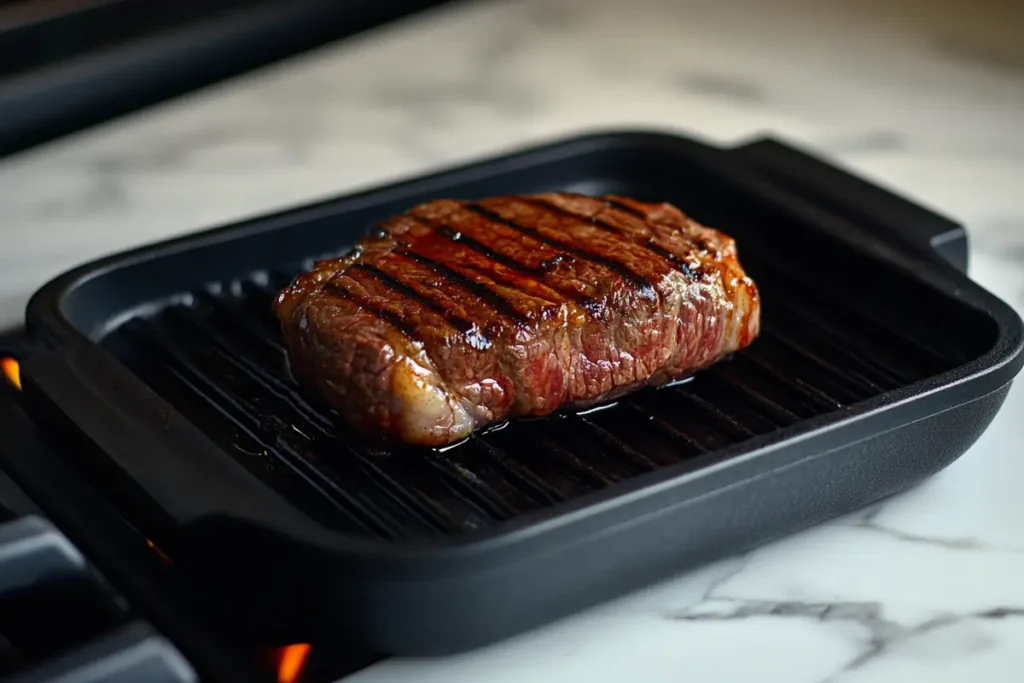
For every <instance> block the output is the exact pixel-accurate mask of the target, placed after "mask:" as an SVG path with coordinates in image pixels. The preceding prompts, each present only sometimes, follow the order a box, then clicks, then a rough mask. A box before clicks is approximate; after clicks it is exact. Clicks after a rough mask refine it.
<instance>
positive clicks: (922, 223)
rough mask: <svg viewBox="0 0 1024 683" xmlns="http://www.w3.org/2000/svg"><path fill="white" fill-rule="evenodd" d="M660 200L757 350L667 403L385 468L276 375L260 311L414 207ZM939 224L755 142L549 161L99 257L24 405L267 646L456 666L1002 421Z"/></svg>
mask: <svg viewBox="0 0 1024 683" xmlns="http://www.w3.org/2000/svg"><path fill="white" fill-rule="evenodd" d="M548 190H571V191H578V192H586V193H594V194H598V193H611V192H614V193H618V194H624V195H629V196H633V197H635V198H637V199H643V200H666V201H671V202H673V203H675V204H677V205H678V206H680V207H681V208H682V209H683V210H684V211H687V212H688V213H690V214H691V215H693V216H694V217H695V218H696V219H697V220H699V221H701V222H703V223H705V224H708V225H712V226H714V227H717V228H720V229H722V230H724V231H725V232H727V233H729V234H731V235H733V236H735V237H736V238H737V240H738V243H739V245H740V256H741V260H742V262H743V264H744V266H745V267H746V269H747V270H748V271H749V272H750V273H751V275H752V276H753V277H754V279H755V280H756V281H757V282H758V284H759V286H760V289H761V293H762V299H763V306H764V308H763V327H764V331H763V335H762V337H761V338H759V339H758V340H757V341H756V342H755V343H754V344H753V345H752V346H751V347H750V348H749V349H747V350H744V351H743V352H741V353H738V354H736V355H735V356H734V357H733V358H731V359H729V360H726V361H723V362H722V363H720V364H718V365H716V366H715V367H713V368H711V369H710V370H708V371H705V372H703V373H700V374H698V375H697V376H696V377H695V378H694V379H693V380H692V381H690V382H687V383H685V384H682V385H679V386H675V387H671V388H667V389H661V390H651V391H645V392H641V393H639V394H637V395H635V396H632V397H629V398H627V399H625V400H623V401H621V402H619V403H618V404H617V405H615V406H613V407H610V408H608V409H605V410H601V411H597V412H590V413H587V414H582V415H560V416H556V417H551V418H545V419H543V420H523V421H519V422H513V423H512V424H510V425H509V426H508V427H507V428H505V429H502V430H499V431H492V432H489V433H485V434H483V435H480V436H478V437H475V438H473V439H471V440H470V441H468V442H467V443H465V444H463V445H460V446H458V447H455V448H452V449H449V450H446V451H433V450H425V449H395V450H392V451H386V450H382V449H381V448H380V447H378V446H374V445H372V444H367V443H364V442H363V441H361V440H360V439H359V438H357V437H356V436H355V435H354V434H352V433H351V432H349V431H348V430H347V429H346V428H345V426H344V425H343V424H342V423H341V422H340V421H339V419H338V418H337V417H336V416H335V415H333V414H332V413H331V412H330V411H328V410H327V409H326V408H325V407H324V406H323V405H321V404H320V403H319V402H318V401H317V399H316V398H315V397H313V396H310V395H308V394H306V393H304V392H302V391H301V390H299V389H298V388H297V387H296V386H295V385H294V383H293V382H292V381H291V379H290V378H289V375H288V373H287V367H286V363H285V359H284V355H283V351H282V348H281V343H280V336H279V332H278V330H277V328H276V323H275V320H274V318H273V316H272V315H271V312H270V308H269V304H270V299H271V297H272V296H273V294H274V293H275V292H276V291H277V289H278V288H279V287H280V286H282V285H283V284H285V283H286V282H287V280H288V279H289V278H290V277H291V276H293V275H294V274H295V273H297V272H299V271H300V270H301V269H303V268H305V267H308V266H309V264H310V262H311V260H312V259H313V258H318V257H322V256H325V255H330V254H337V253H340V252H343V251H344V250H345V249H346V248H347V247H348V246H350V245H351V244H352V243H353V242H354V241H355V240H357V239H358V238H359V237H360V236H361V235H363V234H365V232H366V231H367V230H369V229H370V228H371V227H373V225H374V224H375V223H376V222H378V221H380V220H382V219H383V218H385V217H387V216H389V215H392V214H395V213H399V212H402V211H404V210H406V209H408V208H409V207H410V206H411V205H412V204H414V203H416V202H419V201H425V200H429V199H434V198H438V197H463V198H472V197H481V196H486V195H492V194H510V193H523V192H537V191H548ZM965 268H966V237H965V235H964V232H963V230H962V229H961V228H959V227H958V226H956V225H955V224H953V223H950V222H949V221H947V220H945V219H943V218H941V217H938V216H936V215H934V214H932V213H930V212H928V211H925V210H923V209H921V208H919V207H916V206H914V205H912V204H910V203H908V202H906V201H904V200H902V199H899V198H898V197H896V196H894V195H892V194H889V193H887V192H885V191H883V190H881V189H879V188H877V187H875V186H873V185H869V184H867V183H865V182H863V181H861V180H858V179H856V178H853V177H851V176H849V175H847V174H845V173H843V172H841V171H838V170H836V169H834V168H831V167H829V166H827V165H825V164H823V163H822V162H820V161H817V160H815V159H814V158H812V157H810V156H808V155H806V154H804V153H802V152H798V151H796V150H794V149H792V148H789V147H786V146H785V145H782V144H780V143H778V142H774V141H771V140H764V141H760V142H756V143H753V144H750V145H746V146H744V147H740V148H737V149H732V150H721V149H715V148H711V147H708V146H705V145H703V144H700V143H698V142H694V141H691V140H687V139H683V138H679V137H674V136H671V135H664V134H658V133H646V132H643V133H604V134H595V135H588V136H585V137H580V138H574V139H570V140H566V141H561V142H556V143H553V144H550V145H546V146H543V147H540V148H536V149H532V150H528V151H525V152H519V153H515V154H511V155H508V156H504V157H501V158H497V159H492V160H489V161H484V162H482V163H477V164H474V165H471V166H468V167H464V168H460V169H456V170H453V171H447V172H443V173H440V174H438V175H433V176H430V177H426V178H421V179H415V180H411V181H407V182H404V183H401V184H398V185H393V186H390V187H385V188H382V189H378V190H373V191H369V192H364V193H361V194H358V195H354V196H350V197H345V198H341V199H337V200H332V201H328V202H323V203H320V204H316V205H314V206H309V207H303V208H299V209H295V210H290V211H287V212H284V213H280V214H277V215H273V216H269V217H264V218H259V219H256V220H252V221H248V222H245V223H241V224H238V225H232V226H228V227H225V228H221V229H218V230H213V231H207V232H202V233H197V234H194V235H190V236H187V237H183V238H180V239H177V240H173V241H170V242H165V243H162V244H157V245H155V246H150V247H145V248H142V249H138V250H135V251H132V252H128V253H125V254H119V255H116V256H112V257H110V258H107V259H104V260H102V261H98V262H95V263H91V264H88V265H86V266H83V267H81V268H79V269H77V270H75V271H72V272H70V273H68V274H66V275H64V276H62V277H60V278H58V279H56V280H55V281H53V282H51V283H49V284H48V285H46V286H45V287H44V288H43V289H42V290H40V292H39V293H37V294H36V296H35V297H34V298H33V299H32V301H31V303H30V304H29V308H28V314H27V319H28V324H29V329H30V332H31V333H32V335H33V337H34V339H35V340H36V341H37V343H38V345H39V348H40V351H39V352H38V353H36V354H35V355H33V356H32V357H31V358H29V359H28V360H27V361H26V362H25V364H24V366H25V367H24V372H23V376H24V379H25V382H26V395H27V396H28V398H29V399H30V405H31V407H32V411H33V413H34V416H35V417H36V419H37V420H39V421H41V422H44V423H48V424H50V425H51V427H52V429H51V433H54V434H56V433H61V434H67V433H73V434H75V435H77V437H79V438H80V439H81V437H84V439H82V440H80V441H79V442H78V443H80V444H81V447H80V448H79V449H78V450H77V451H76V452H78V453H79V454H80V455H79V457H77V458H75V465H76V467H78V468H79V469H80V471H81V472H82V473H83V474H85V475H86V476H88V477H90V478H91V480H92V481H94V482H96V483H97V484H98V485H99V486H101V487H102V488H103V490H104V491H105V492H106V493H107V494H108V495H109V496H110V498H111V500H112V501H115V503H116V505H117V506H118V508H119V509H120V510H121V511H122V513H123V514H124V515H125V516H126V517H127V518H128V519H129V520H130V521H131V522H132V523H133V524H134V525H136V527H138V528H139V529H140V530H141V531H143V532H144V533H145V534H147V535H148V537H150V538H152V539H155V540H156V543H157V544H158V545H159V546H160V547H161V548H163V549H164V550H165V552H166V553H167V554H168V555H169V556H170V557H171V558H172V560H173V561H174V562H175V563H176V564H178V565H180V566H183V567H186V568H188V569H189V570H190V571H192V572H193V574H192V575H193V576H197V577H202V581H203V584H202V585H203V586H205V587H206V588H208V589H209V590H210V591H211V595H212V593H213V592H215V593H216V595H212V598H211V604H217V605H221V606H223V607H224V608H225V609H226V610H228V611H230V612H231V613H233V614H235V615H237V616H238V617H239V618H241V619H244V620H247V621H248V622H249V623H250V624H252V623H258V624H263V625H265V626H266V628H267V629H268V630H271V631H272V632H273V636H274V637H280V638H288V639H291V640H317V641H322V640H323V639H324V638H335V639H339V638H342V637H344V638H346V639H348V642H355V643H359V644H361V645H363V646H367V647H370V648H372V649H374V650H375V651H377V652H381V653H386V654H401V655H423V654H439V653H446V652H453V651H457V650H462V649H466V648H470V647H474V646H478V645H482V644H485V643H488V642H492V641H494V640H497V639H500V638H503V637H506V636H509V635H512V634H514V633H517V632H520V631H522V630H524V629H527V628H530V627H533V626H536V625H538V624H541V623H544V622H546V621H549V620H551V619H554V618H557V617H559V616H562V615H565V614H568V613H571V612H573V611H575V610H578V609H581V608H584V607H586V606H589V605H591V604H594V603H596V602H598V601H601V600H604V599H607V598H610V597H612V596H615V595H618V594H621V593H623V592H625V591H627V590H630V589H633V588H636V587H639V586H641V585H643V584H645V583H647V582H650V581H652V580H655V579H658V578H661V577H664V576H666V575H669V574H671V573H674V572H678V571H680V570H682V569H685V568H687V567H692V566H694V565H695V564H698V563H701V562H705V561H708V560H711V559H714V558H717V557H721V556H723V555H725V554H728V553H732V552H736V551H739V550H741V549H744V548H748V547H751V546H753V545H756V544H759V543H762V542H765V541H767V540H769V539H771V538H774V537H778V536H781V535H783V534H786V533H789V532H792V531H794V530H796V529H799V528H802V527H806V526H808V525H811V524H814V523H816V522H820V521H822V520H825V519H828V518H831V517H834V516H836V515H838V514H841V513H844V512H847V511H849V510H852V509H855V508H857V507H859V506H862V505H865V504H867V503H869V502H872V501H874V500H877V499H879V498H882V497H884V496H887V495H890V494H893V493H895V492H898V491H900V490H903V489H905V488H907V487H908V486H910V485H912V484H913V483H915V482H917V481H919V480H921V479H922V478H924V477H926V476H927V475H930V474H932V473H934V472H936V471H937V470H939V469H941V468H942V467H944V466H945V465H947V464H949V463H950V462H951V461H953V460H954V459H955V458H956V457H957V456H959V455H960V454H961V453H963V452H964V451H965V450H966V449H967V447H968V446H969V445H970V444H971V443H973V442H974V440H975V439H976V438H977V437H978V436H979V434H980V433H981V432H982V431H983V430H984V428H985V427H986V426H987V425H988V423H989V421H990V420H991V419H992V417H993V416H994V415H995V413H996V411H997V410H998V408H999V406H1000V405H1001V403H1002V401H1003V399H1004V397H1005V395H1006V392H1007V391H1008V388H1009V384H1010V381H1011V380H1012V378H1013V377H1014V376H1015V374H1016V373H1017V372H1018V371H1019V369H1020V367H1021V363H1022V356H1021V347H1022V325H1021V321H1020V319H1019V318H1018V317H1017V316H1016V314H1015V313H1014V312H1013V311H1012V309H1011V308H1010V307H1008V306H1007V305H1006V304H1004V303H1003V302H1001V301H999V300H998V299H996V298H994V297H993V296H991V295H990V294H988V293H987V292H985V291H984V290H982V289H981V288H980V287H978V286H977V285H975V284H974V283H973V282H971V281H970V280H969V279H968V278H967V277H966V275H965V274H964V272H963V270H964V269H965Z"/></svg>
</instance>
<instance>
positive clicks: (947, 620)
mask: <svg viewBox="0 0 1024 683" xmlns="http://www.w3.org/2000/svg"><path fill="white" fill-rule="evenodd" d="M968 4H969V3H955V2H952V1H940V2H925V0H904V1H903V2H900V3H891V2H884V1H883V0H861V1H859V2H858V1H857V0H831V1H830V2H827V3H821V2H813V1H812V0H772V1H771V2H766V3H757V2H754V1H753V0H747V1H746V2H744V1H742V0H722V1H719V2H711V1H710V0H677V1H673V0H640V1H636V2H632V3H623V2H617V1H616V0H591V1H590V2H586V3H584V2H581V1H574V0H525V1H522V2H518V3H503V2H499V1H497V0H493V1H490V2H474V3H468V4H465V5H454V6H451V7H448V8H444V9H442V10H438V11H434V12H431V13H429V14H427V15H423V16H420V17H416V18H413V19H411V20H407V21H403V22H399V23H397V24H394V25H392V26H390V27H387V28H385V29H382V30H378V31H374V32H372V33H368V34H365V35H363V36H361V37H359V38H358V39H355V40H352V41H349V42H346V43H343V44H341V45H338V46H332V47H329V48H327V49H323V50H320V51H318V52H316V53H313V54H310V55H307V56H303V57H301V58H298V59H294V60H291V61H288V62H286V63H282V64H280V65H277V66H274V67H272V68H269V69H265V70H262V71H260V72H257V73H255V74H252V75H250V76H247V77H244V78H240V79H236V80H234V81H232V82H230V83H226V84H223V85H221V86H218V87H215V88H212V89H210V90H206V91H203V92H200V93H197V94H194V95H192V96H189V97H185V98H182V99H179V100H177V101H175V102H173V103H170V104H166V105H163V106H160V107H157V108H154V109H151V110H148V111H146V112H144V113H141V114H138V115H135V116H132V117H130V118H126V119H122V120H119V121H116V122H112V123H110V124H109V125H105V126H102V127H100V128H96V129H93V130H91V131H88V132H86V133H84V134H81V135H77V136H74V137H72V138H68V139H65V140H62V141H59V142H57V143H54V144H51V145H48V146H46V147H43V148H39V149H36V150H34V151H32V152H30V153H26V154H23V155H20V156H18V157H15V158H11V159H8V160H6V161H4V162H2V163H0V218H2V221H3V228H2V230H3V232H2V235H3V238H4V243H5V245H7V246H8V247H10V248H8V249H4V250H2V251H0V327H2V326H7V325H9V324H14V323H16V322H17V321H18V320H20V318H21V315H22V309H23V306H24V303H25V300H26V298H27V296H28V295H29V294H30V293H31V292H32V291H33V290H35V289H36V288H37V287H38V286H39V285H40V284H42V283H43V282H44V281H45V280H46V279H48V278H49V277H51V276H52V275H55V274H56V273H58V272H60V271H62V270H64V269H66V268H68V267H70V266H73V265H76V264H78V263H80V262H82V261H84V260H87V259H90V258H93V257H96V256H100V255H103V254H106V253H109V252H111V251H115V250H120V249H123V248H125V247H127V246H130V245H135V244H139V243H143V242H149V241H153V240H156V239H161V238H165V237H168V236H170V235H175V234H179V233H181V232H184V231H189V230H194V229H198V228H203V227H208V226H211V225H215V224H218V223H222V222H226V221H230V220H235V219H238V218H241V217H245V216H251V215H256V214H259V213H262V212H265V211H268V210H271V209H278V208H281V207H283V206H286V205H296V204H300V203H304V202H307V201H310V200H313V199H318V198H322V197H326V196H330V195H334V194H338V193H341V192H345V191H348V190H351V189H353V188H357V187H367V186H370V185H374V184H378V183H380V182H382V181H385V180H389V179H393V178H396V177H401V176H408V175H411V174H415V173H417V172H421V171H424V170H426V169H431V168H435V167H438V166H440V165H450V164H453V163H455V162H458V161H461V160H464V159H468V158H476V157H480V156H482V155H485V154H489V153H492V152H496V151H500V150H504V149H508V148H510V147H514V146H519V145H521V144H525V143H528V142H534V141H538V140H543V139H549V138H552V137H556V136H560V135H563V134H569V133H575V132H579V131H581V130H587V129H593V128H607V127H626V126H653V127H657V128H663V129H672V130H679V131H683V132H687V133H690V134H694V135H698V136H702V137H704V138H706V139H709V140H711V141H722V142H731V141H736V140H739V139H742V138H746V137H751V136H754V135H756V134H758V133H760V132H763V131H770V132H772V133H774V134H776V135H779V136H781V137H783V138H788V139H791V140H793V141H796V142H798V143H800V144H802V145H804V146H808V147H810V148H813V149H815V150H817V151H819V152H821V153H822V154H825V155H827V156H829V157H830V158H831V159H832V160H834V161H835V162H836V163H838V164H840V165H843V166H845V167H847V168H850V169H854V170H856V171H857V172H858V173H861V174H862V175H864V176H866V177H869V178H872V179H874V180H876V181H878V182H880V183H882V184H884V185H886V186H889V187H893V188H896V189H898V191H900V192H901V193H903V194H905V195H906V196H909V197H911V198H914V199H916V200H918V201H920V202H922V203H924V204H926V205H929V206H932V207H935V208H938V209H940V210H941V211H942V212H944V213H946V214H949V215H951V216H953V217H955V218H957V219H959V220H960V221H962V222H963V223H965V224H966V225H967V226H968V227H969V230H970V233H971V236H972V250H971V258H972V268H971V275H972V276H973V277H974V278H975V279H976V280H977V281H978V282H980V283H981V284H982V285H983V286H985V287H987V288H988V289H990V290H991V291H993V292H995V293H996V294H998V295H999V296H1001V297H1003V298H1004V299H1006V300H1007V301H1010V302H1011V303H1012V304H1013V305H1015V306H1016V307H1017V308H1018V310H1024V199H1022V196H1021V191H1022V188H1024V45H1022V44H1020V41H1019V36H1020V35H1021V33H1020V31H1021V29H1022V28H1024V11H1022V10H1021V9H1020V8H1019V7H1017V8H1014V7H1011V6H1010V5H1011V3H1009V2H1000V0H985V1H984V2H980V3H975V4H971V5H970V6H971V7H972V8H973V9H972V10H971V11H970V12H969V13H967V10H966V9H965V8H966V7H967V6H968ZM1002 5H1005V7H1003V6H1002ZM1014 27H1016V28H1014ZM1022 416H1024V388H1021V387H1020V386H1018V387H1017V388H1016V389H1015V390H1014V391H1012V392H1011V394H1010V397H1009V399H1008V400H1007V403H1006V405H1005V407H1004V408H1003V410H1002V413H1001V414H1000V416H999V417H998V418H997V419H996V421H995V422H994V423H993V424H992V426H991V427H990V428H989V429H988V431H987V432H986V433H985V434H984V436H983V437H982V438H981V440H980V441H979V442H978V443H977V445H976V446H975V447H974V448H973V449H972V450H971V451H970V452H969V453H968V454H966V455H965V456H964V457H963V458H961V459H960V460H959V461H957V462H956V463H955V464H954V465H952V466H951V467H949V468H948V469H947V470H945V471H944V472H942V473H941V474H939V475H938V476H936V477H934V478H933V479H931V480H929V481H928V482H927V483H925V484H923V485H921V486H919V487H918V488H916V489H914V490H913V491H911V492H909V493H907V494H904V495H901V496H899V497H897V498H895V499H892V500H889V501H887V502H885V503H884V504H882V505H880V506H876V507H874V508H872V509H870V510H867V511H862V512H859V513H856V514H854V515H851V516H849V517H848V518H845V519H841V520H837V521H835V522H832V523H830V524H826V525H823V526H820V527H817V528H815V529H812V530H810V531H807V532H804V533H801V534H798V535H796V536H793V537H790V538H787V539H785V540H781V541H778V542H775V543H773V544H771V545H769V546H767V547H764V548H761V549H759V550H757V551H754V552H751V553H749V554H747V555H745V556H743V557H738V558H734V559H730V560H727V561H724V562H721V563H718V564H716V565H712V566H709V567H706V568H704V569H702V570H698V571H695V572H692V573H690V574H687V575H685V576H682V577H679V578H677V579H674V580H671V581H668V582H665V583H663V584H661V585H658V586H655V587H652V588H649V589H647V590H644V591H641V592H639V593H637V594H634V595H630V596H628V597H625V598H622V599H620V600H617V601H615V602H612V603H609V604H605V605H602V606H600V607H597V608H595V609H592V610H590V611H589V612H586V613H584V614H581V615H578V616H576V617H573V618H570V619H566V620H563V621H561V622H559V623H556V624H553V625H551V626H548V627H546V628H542V629H539V630H537V631H535V632H532V633H529V634H526V635H524V636H521V637H519V638H516V639H513V640H511V641H509V642H505V643H501V644H499V645H496V646H493V647H490V648H486V649H484V650H481V651H477V652H472V653H469V654H465V655H461V656H457V657H450V658H445V659H439V660H429V661H420V660H409V659H392V660H387V661H384V662H382V663H380V664H378V665H375V666H373V667H371V668H369V669H366V670H364V671H362V672H360V673H358V674H356V675H354V676H353V677H352V678H351V680H352V681H353V682H358V683H378V682H380V683H383V682H385V681H402V680H416V681H419V682H421V683H427V682H429V681H439V682H440V681H443V682H444V683H453V682H457V681H466V682H470V681H472V682H476V681H489V682H491V683H498V682H500V681H509V682H510V683H512V682H514V683H521V682H523V681H551V682H552V683H555V682H561V681H571V680H587V681H590V682H591V683H599V682H602V681H608V682H611V681H622V680H625V679H626V678H627V677H629V678H634V679H636V680H641V681H646V682H648V683H655V682H658V681H666V682H667V681H680V680H687V681H730V680H749V679H751V678H755V677H756V678H757V680H760V681H779V682H783V681H784V682H785V683H823V682H828V683H840V682H841V683H855V682H857V683H860V682H869V683H876V682H877V683H880V682H882V681H892V680H899V681H901V682H902V683H913V682H915V681H922V682H924V681H927V682H928V683H942V682H946V681H957V682H959V681H971V680H984V681H1019V680H1022V678H1024V580H1022V578H1021V577H1024V496H1022V495H1021V494H1020V487H1021V482H1024V458H1021V457H1020V456H1021V446H1020V444H1021V443H1022V442H1024V421H1022V420H1021V417H1022Z"/></svg>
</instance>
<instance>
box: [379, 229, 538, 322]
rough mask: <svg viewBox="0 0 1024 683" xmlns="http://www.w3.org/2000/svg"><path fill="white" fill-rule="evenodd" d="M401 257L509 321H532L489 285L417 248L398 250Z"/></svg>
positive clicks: (397, 252)
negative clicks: (433, 274) (432, 272)
mask: <svg viewBox="0 0 1024 683" xmlns="http://www.w3.org/2000/svg"><path fill="white" fill-rule="evenodd" d="M394 253H396V254H398V255H399V256H404V257H405V258H407V259H410V260H412V261H415V262H416V263H419V264H420V265H422V266H426V267H427V268H429V269H430V270H432V271H434V273H436V274H437V275H439V276H440V277H443V278H445V279H446V280H448V281H449V282H451V283H452V284H454V285H457V286H459V287H461V288H462V289H464V290H466V291H467V292H469V293H470V294H472V295H473V296H477V297H480V298H481V299H482V300H484V301H486V302H487V303H488V304H490V305H491V307H492V308H494V310H495V311H497V312H498V313H500V314H501V315H503V316H505V317H506V318H508V319H509V320H511V321H513V322H516V323H518V324H520V325H525V324H526V323H528V322H529V321H530V319H529V318H528V317H527V316H526V314H525V313H523V312H522V311H520V310H518V309H517V308H516V307H515V306H513V305H512V304H511V303H510V302H509V301H508V300H507V299H506V298H505V297H503V296H502V295H501V294H499V293H497V292H495V291H494V290H492V289H491V288H490V287H488V286H487V285H484V284H482V283H479V282H477V281H476V280H473V279H472V278H469V277H466V276H465V275H463V274H462V273H460V272H459V271H457V270H455V269H454V268H452V267H450V266H446V265H445V264H443V263H441V262H439V261H436V260H434V259H432V258H430V257H429V256H425V255H423V254H421V253H419V252H418V251H415V247H414V246H413V247H411V248H406V249H396V250H395V252H394Z"/></svg>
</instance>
